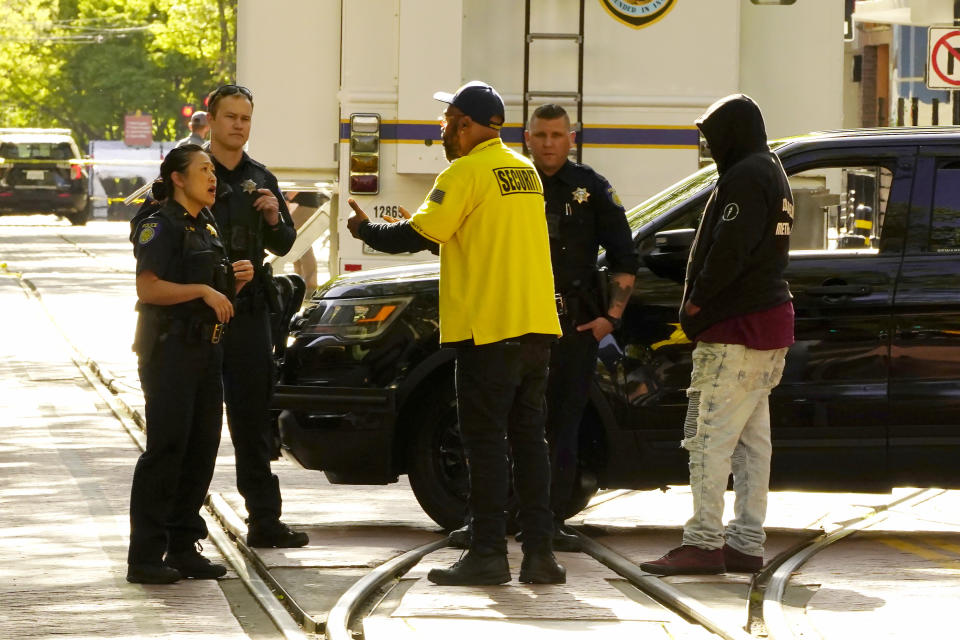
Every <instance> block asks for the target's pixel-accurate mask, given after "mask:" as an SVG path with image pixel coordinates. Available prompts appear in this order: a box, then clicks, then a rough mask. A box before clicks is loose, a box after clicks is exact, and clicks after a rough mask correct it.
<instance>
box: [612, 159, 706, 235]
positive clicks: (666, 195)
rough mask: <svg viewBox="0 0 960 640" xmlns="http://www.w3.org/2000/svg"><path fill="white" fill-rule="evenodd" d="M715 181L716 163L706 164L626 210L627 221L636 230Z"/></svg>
mask: <svg viewBox="0 0 960 640" xmlns="http://www.w3.org/2000/svg"><path fill="white" fill-rule="evenodd" d="M716 181H717V165H715V164H711V165H707V166H706V167H704V168H703V169H700V171H697V172H696V173H694V174H693V175H690V176H687V177H686V178H684V179H683V180H681V181H680V182H678V183H676V184H674V185H671V186H669V187H667V188H666V189H664V190H663V191H661V192H660V193H658V194H657V195H655V196H652V197H650V198H647V199H646V200H644V201H643V202H641V203H640V204H638V205H637V206H636V207H634V208H633V209H631V210H630V211H628V212H627V222H629V223H630V228H631V229H633V230H634V231H636V230H637V229H639V228H640V227H642V226H643V225H645V224H647V223H648V222H650V221H651V220H654V219H656V218H658V217H660V215H661V214H663V213H666V212H667V211H668V210H669V209H672V208H673V207H675V206H677V204H679V203H681V202H685V201H686V200H687V199H688V198H689V197H690V196H692V195H694V194H697V193H699V192H700V191H702V190H703V189H707V188H709V187H711V186H713V184H714V183H715V182H716Z"/></svg>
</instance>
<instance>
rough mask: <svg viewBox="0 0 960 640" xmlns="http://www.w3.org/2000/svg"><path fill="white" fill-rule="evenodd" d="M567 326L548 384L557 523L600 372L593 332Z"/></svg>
mask: <svg viewBox="0 0 960 640" xmlns="http://www.w3.org/2000/svg"><path fill="white" fill-rule="evenodd" d="M570 324H571V326H567V323H564V327H563V330H564V334H563V337H562V338H560V340H559V341H558V342H557V343H555V344H554V345H553V348H552V349H551V352H550V377H549V380H548V382H547V440H548V442H549V443H550V474H551V481H550V506H551V509H552V511H553V513H554V516H555V517H556V518H557V520H558V521H560V520H562V518H563V513H564V511H565V510H566V508H567V504H568V503H569V502H570V499H571V497H572V496H573V486H574V482H575V481H576V478H577V456H578V453H579V431H580V421H581V419H582V418H583V410H584V408H586V406H587V399H588V394H589V392H590V382H591V381H592V380H593V374H594V372H595V371H596V368H597V348H598V345H597V341H596V339H595V338H594V337H593V334H592V333H591V332H590V331H577V330H576V327H573V326H572V323H570Z"/></svg>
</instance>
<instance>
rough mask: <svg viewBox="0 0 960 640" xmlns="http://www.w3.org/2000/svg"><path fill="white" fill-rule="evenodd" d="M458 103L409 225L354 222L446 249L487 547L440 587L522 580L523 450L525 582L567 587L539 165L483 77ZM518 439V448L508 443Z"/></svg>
mask: <svg viewBox="0 0 960 640" xmlns="http://www.w3.org/2000/svg"><path fill="white" fill-rule="evenodd" d="M434 97H435V98H436V99H438V100H440V101H442V102H446V103H447V105H448V106H447V109H446V111H445V113H444V121H443V124H442V125H441V130H442V133H443V148H444V151H445V152H446V156H447V159H448V160H450V161H451V165H450V166H449V167H448V168H447V169H445V170H444V171H443V172H442V173H441V174H440V175H439V176H437V179H436V182H435V183H434V186H433V189H432V190H431V191H430V193H429V195H428V196H427V199H426V200H425V201H424V202H423V204H422V205H420V208H419V209H418V210H417V212H416V213H415V214H414V215H413V217H412V218H410V219H409V220H403V221H400V222H396V223H393V224H371V223H370V222H369V221H368V220H367V217H366V215H364V213H363V211H362V210H360V208H359V206H357V204H356V203H355V202H353V201H352V200H351V201H349V202H350V204H351V206H352V207H353V208H354V211H356V215H354V216H352V217H351V218H350V219H349V220H348V222H347V224H348V227H349V229H350V232H351V233H352V234H353V235H354V236H355V237H359V238H360V239H362V240H363V241H364V242H366V243H367V244H368V245H370V246H371V247H373V248H375V249H379V250H382V251H389V252H392V253H397V252H402V251H418V250H421V249H430V248H433V247H435V246H436V245H437V244H439V245H440V341H441V342H442V343H443V344H444V345H447V346H453V347H455V348H456V350H457V369H456V387H457V410H458V415H459V419H460V434H461V437H462V439H463V446H464V451H465V452H466V456H467V461H468V469H469V474H470V510H471V514H472V517H473V528H474V529H473V540H472V542H471V545H470V550H469V551H468V552H467V554H466V555H465V556H464V557H463V558H462V559H461V560H460V561H459V562H457V563H456V564H454V565H453V566H452V567H450V568H449V569H433V570H431V571H430V573H429V574H428V576H427V577H428V579H429V580H431V581H432V582H435V583H438V584H447V585H466V584H502V583H504V582H508V581H509V580H510V568H509V566H508V564H507V553H506V551H507V547H506V541H505V538H504V536H505V535H506V516H505V511H504V510H505V508H506V502H507V493H508V485H509V473H510V468H509V461H508V449H509V451H510V452H512V454H513V460H514V465H515V476H516V487H517V494H518V497H519V503H520V524H521V528H522V530H523V537H524V539H523V554H524V555H523V563H522V564H521V566H520V581H521V582H532V583H561V582H564V581H565V579H566V571H565V569H564V568H563V567H562V566H560V565H559V564H557V561H556V559H555V558H554V556H553V552H552V547H551V545H552V532H553V527H552V523H551V515H550V508H549V495H548V494H549V477H550V474H549V455H548V450H547V444H546V441H545V439H544V430H543V429H544V427H543V424H544V390H545V389H546V383H547V365H548V362H549V359H550V343H551V342H553V341H554V340H555V336H557V335H559V334H560V325H559V322H558V321H557V312H556V306H555V302H554V299H553V277H552V275H551V273H550V257H549V241H548V237H547V227H546V224H545V221H544V218H543V206H544V205H543V189H542V186H541V184H540V179H539V177H538V176H537V172H536V169H535V168H534V167H533V165H532V164H531V163H530V161H529V160H527V159H526V158H524V157H523V156H521V155H519V154H517V153H515V152H513V151H511V150H510V149H508V148H507V146H506V145H504V144H503V142H501V140H500V135H499V131H500V128H501V126H502V125H503V121H504V109H503V100H502V99H501V98H500V96H499V94H498V93H497V92H496V91H495V90H494V89H493V87H491V86H490V85H487V84H484V83H482V82H470V83H467V84H466V85H464V86H462V87H461V88H460V89H459V90H458V91H457V93H456V94H454V95H450V94H448V93H438V94H435V95H434ZM508 442H509V447H508Z"/></svg>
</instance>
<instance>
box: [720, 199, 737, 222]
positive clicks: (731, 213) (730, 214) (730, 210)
mask: <svg viewBox="0 0 960 640" xmlns="http://www.w3.org/2000/svg"><path fill="white" fill-rule="evenodd" d="M739 214H740V205H738V204H737V203H736V202H731V203H730V204H728V205H727V206H725V207H724V208H723V220H724V222H730V221H731V220H733V219H734V218H736V217H737V216H738V215H739Z"/></svg>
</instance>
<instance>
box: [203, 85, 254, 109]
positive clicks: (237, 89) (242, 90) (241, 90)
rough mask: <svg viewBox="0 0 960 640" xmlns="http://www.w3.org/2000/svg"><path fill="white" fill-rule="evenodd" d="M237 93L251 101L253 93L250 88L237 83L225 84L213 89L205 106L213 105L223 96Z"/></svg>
mask: <svg viewBox="0 0 960 640" xmlns="http://www.w3.org/2000/svg"><path fill="white" fill-rule="evenodd" d="M237 94H240V95H242V96H243V97H245V98H246V99H247V100H249V101H250V102H253V93H252V92H251V91H250V89H247V88H246V87H244V86H243V85H239V84H225V85H223V86H222V87H217V88H216V89H214V91H213V93H211V94H210V98H209V99H208V100H207V107H208V108H209V107H211V106H213V103H214V102H216V101H217V100H219V99H220V98H223V97H225V96H235V95H237Z"/></svg>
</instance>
